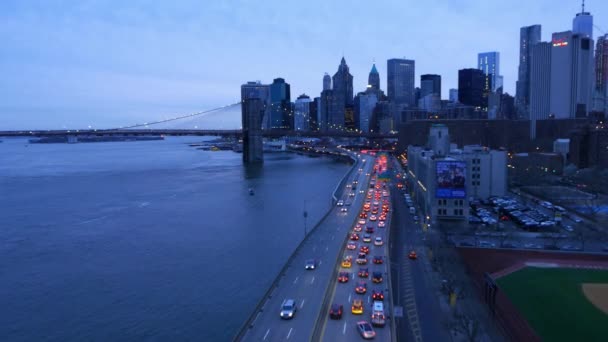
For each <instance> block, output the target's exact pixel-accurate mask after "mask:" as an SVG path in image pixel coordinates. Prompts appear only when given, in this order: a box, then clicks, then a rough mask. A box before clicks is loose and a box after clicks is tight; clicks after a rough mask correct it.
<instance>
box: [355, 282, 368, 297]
mask: <svg viewBox="0 0 608 342" xmlns="http://www.w3.org/2000/svg"><path fill="white" fill-rule="evenodd" d="M355 292H356V293H358V294H365V293H366V292H367V283H366V282H364V281H360V282H359V283H357V286H355Z"/></svg>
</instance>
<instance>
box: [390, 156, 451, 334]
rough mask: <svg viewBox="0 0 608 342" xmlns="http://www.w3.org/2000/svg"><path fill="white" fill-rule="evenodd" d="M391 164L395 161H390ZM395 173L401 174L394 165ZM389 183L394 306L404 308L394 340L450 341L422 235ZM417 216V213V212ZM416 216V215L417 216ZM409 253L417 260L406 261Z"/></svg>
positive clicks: (394, 188)
mask: <svg viewBox="0 0 608 342" xmlns="http://www.w3.org/2000/svg"><path fill="white" fill-rule="evenodd" d="M393 160H394V159H393ZM393 166H394V170H395V171H396V173H400V174H402V175H403V174H404V171H403V169H401V166H400V165H398V163H397V162H396V161H394V164H393ZM398 182H403V180H402V179H399V178H395V182H393V183H392V186H391V190H392V199H393V201H392V202H393V209H394V210H393V217H392V219H393V227H398V229H395V230H394V231H393V234H392V236H391V239H392V240H391V243H392V244H393V246H394V248H393V249H392V251H393V252H392V253H391V258H392V259H393V264H394V266H395V267H394V268H393V275H394V277H393V295H394V297H395V298H394V299H395V302H394V303H395V306H400V307H402V308H403V317H401V318H398V319H396V324H397V339H398V340H400V341H449V340H451V336H450V335H449V333H448V332H447V330H446V329H445V325H444V321H443V319H442V316H443V315H444V313H443V312H442V310H441V306H440V303H439V299H438V298H437V295H436V292H435V291H434V288H435V286H436V284H433V281H435V280H434V279H432V278H431V276H432V274H433V271H432V268H431V266H430V262H429V259H428V258H429V257H428V254H427V252H426V247H425V244H424V234H425V233H424V231H423V229H422V227H421V225H420V224H418V223H416V222H414V220H413V217H414V215H412V214H410V213H409V208H408V207H407V205H406V204H405V200H404V197H403V194H404V192H403V191H401V190H399V189H398V188H397V186H396V183H398ZM416 212H417V213H418V212H419V210H416ZM418 214H419V213H418ZM410 251H415V252H416V254H417V259H416V260H411V259H408V254H409V252H410Z"/></svg>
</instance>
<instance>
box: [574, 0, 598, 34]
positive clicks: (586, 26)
mask: <svg viewBox="0 0 608 342" xmlns="http://www.w3.org/2000/svg"><path fill="white" fill-rule="evenodd" d="M572 34H578V35H580V36H582V37H585V38H589V39H593V16H592V15H591V13H589V12H585V0H583V7H582V9H581V12H580V13H577V14H576V16H575V17H574V19H572Z"/></svg>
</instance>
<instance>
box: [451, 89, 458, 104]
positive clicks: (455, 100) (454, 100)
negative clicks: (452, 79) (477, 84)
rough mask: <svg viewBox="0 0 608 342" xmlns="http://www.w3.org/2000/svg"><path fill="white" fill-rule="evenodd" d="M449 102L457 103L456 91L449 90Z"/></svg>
mask: <svg viewBox="0 0 608 342" xmlns="http://www.w3.org/2000/svg"><path fill="white" fill-rule="evenodd" d="M450 102H458V89H454V88H452V89H450Z"/></svg>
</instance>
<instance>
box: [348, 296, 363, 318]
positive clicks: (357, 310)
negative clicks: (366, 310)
mask: <svg viewBox="0 0 608 342" xmlns="http://www.w3.org/2000/svg"><path fill="white" fill-rule="evenodd" d="M350 312H352V313H353V315H362V314H363V301H362V300H361V299H353V305H352V306H351V310H350Z"/></svg>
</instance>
